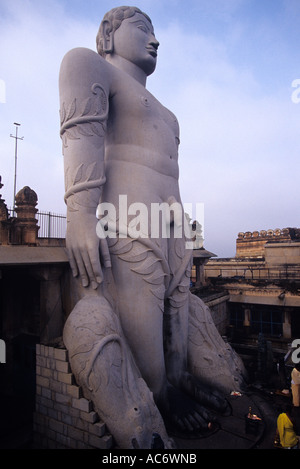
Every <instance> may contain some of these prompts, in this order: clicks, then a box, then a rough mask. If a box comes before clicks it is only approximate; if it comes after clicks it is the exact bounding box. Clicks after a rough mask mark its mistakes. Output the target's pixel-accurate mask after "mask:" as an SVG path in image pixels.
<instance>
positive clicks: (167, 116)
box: [111, 84, 179, 135]
mask: <svg viewBox="0 0 300 469" xmlns="http://www.w3.org/2000/svg"><path fill="white" fill-rule="evenodd" d="M111 107H112V109H111V110H112V112H113V114H114V117H115V118H116V117H117V118H122V119H126V121H127V122H130V121H135V124H138V123H147V122H149V123H150V124H151V125H152V124H153V125H155V124H156V123H157V124H158V123H159V124H160V125H163V126H167V127H169V128H172V130H173V131H174V133H175V134H176V135H178V133H179V128H178V122H177V119H176V117H175V115H174V114H173V113H172V112H170V111H169V110H168V109H167V108H165V107H164V106H163V105H162V104H161V103H160V102H159V101H158V100H157V99H156V98H155V97H154V96H153V95H152V94H151V93H150V92H149V91H148V90H146V89H145V88H144V87H143V86H141V85H139V84H138V86H135V87H133V86H130V85H129V86H124V87H123V88H122V89H120V90H119V91H118V93H116V94H115V95H114V96H113V98H112V99H111Z"/></svg>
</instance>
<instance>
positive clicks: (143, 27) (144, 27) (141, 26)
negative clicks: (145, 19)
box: [138, 24, 147, 33]
mask: <svg viewBox="0 0 300 469" xmlns="http://www.w3.org/2000/svg"><path fill="white" fill-rule="evenodd" d="M138 28H139V29H141V30H142V31H143V32H144V33H146V32H147V28H146V26H143V25H142V24H140V25H139V26H138Z"/></svg>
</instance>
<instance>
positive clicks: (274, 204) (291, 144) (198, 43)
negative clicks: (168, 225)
mask: <svg viewBox="0 0 300 469" xmlns="http://www.w3.org/2000/svg"><path fill="white" fill-rule="evenodd" d="M112 3H113V2H108V4H107V5H106V7H107V8H106V7H105V10H104V9H103V5H101V6H98V10H97V11H94V10H90V11H91V13H90V15H88V14H85V15H83V14H82V15H81V16H80V15H79V14H78V15H77V16H75V10H74V13H72V14H71V13H70V14H69V12H68V11H67V8H68V7H69V5H70V2H64V1H61V2H59V3H58V2H56V1H47V2H39V1H29V0H24V1H22V2H18V1H16V0H14V2H11V1H6V0H3V1H2V6H1V7H0V8H2V9H3V11H4V13H3V14H2V12H1V15H0V17H1V18H2V19H0V27H1V39H2V40H1V43H0V57H1V76H0V80H3V81H4V82H5V91H6V102H5V103H1V102H0V155H1V175H2V182H3V183H4V184H5V186H4V187H3V189H2V190H1V192H2V194H3V197H4V198H5V199H6V201H7V203H8V204H9V205H11V203H12V193H13V173H14V140H13V139H12V138H10V133H14V125H13V123H14V122H15V121H17V122H20V123H21V124H22V125H21V127H20V130H19V132H20V135H22V136H23V135H24V140H23V141H22V142H20V144H19V157H18V178H17V180H18V188H19V189H21V188H22V187H23V186H24V185H30V186H31V187H32V189H34V190H35V191H36V192H37V194H38V197H39V208H40V209H42V210H51V211H54V212H60V213H63V212H64V211H65V206H64V203H63V193H64V187H63V158H62V152H61V142H60V138H59V116H58V110H59V101H58V73H59V67H60V63H61V60H62V57H63V55H64V54H65V53H66V52H67V51H68V50H69V49H71V48H73V47H76V46H84V47H89V48H92V49H95V35H96V32H97V29H98V26H99V18H101V15H102V14H104V13H105V11H106V10H108V9H109V8H110V7H112V6H114V5H113V4H112ZM170 3H171V7H172V8H169V9H167V6H168V7H169V6H170V5H169V4H170ZM98 4H99V2H98V3H97V5H98ZM137 5H138V6H139V7H141V8H142V10H144V11H146V12H147V13H148V12H149V14H150V16H151V17H152V19H153V22H154V27H155V31H156V34H157V37H158V39H159V41H160V42H161V46H160V49H159V60H158V66H157V71H156V72H155V74H154V75H153V76H151V77H149V80H148V89H149V90H150V91H151V92H152V93H153V94H154V95H155V96H156V97H157V98H158V99H159V100H160V101H161V102H162V104H164V105H165V106H166V107H168V108H169V109H170V110H172V111H173V112H174V113H175V114H176V115H177V117H178V119H179V123H180V127H181V145H180V188H181V194H182V199H183V202H186V203H193V204H196V203H197V202H204V204H205V247H207V249H209V250H211V251H213V252H216V253H217V254H218V255H219V256H223V255H224V256H229V255H234V252H235V239H236V236H237V233H238V232H239V231H247V230H254V229H258V230H261V229H268V228H277V227H279V228H283V227H285V226H288V225H293V226H295V225H297V224H298V220H299V218H298V217H299V215H298V201H299V189H298V187H299V184H298V177H299V176H298V175H299V126H300V104H299V105H296V104H294V103H293V102H292V101H291V94H292V92H293V91H294V89H293V88H292V87H291V82H292V80H293V79H296V78H300V73H299V76H297V75H295V73H296V72H295V70H296V66H295V62H293V63H292V61H291V64H290V65H289V62H288V58H293V57H294V56H295V54H296V50H297V46H295V45H294V44H293V47H290V52H289V57H287V56H285V58H284V63H285V67H286V70H285V73H284V74H283V72H282V71H281V72H280V63H281V60H282V57H281V56H278V57H276V50H274V51H273V56H272V57H271V58H270V56H269V55H270V44H272V41H271V39H272V38H273V37H275V36H276V34H275V30H276V24H274V26H273V25H272V24H271V23H268V30H267V32H266V31H265V30H264V29H263V28H262V26H261V25H262V24H263V23H262V22H259V23H260V24H257V25H256V23H255V22H254V23H253V28H254V30H253V31H252V32H251V31H250V23H249V22H248V21H247V17H246V18H245V19H244V20H242V19H241V17H239V16H237V12H238V11H239V9H241V8H242V6H243V5H244V2H242V1H239V0H234V1H231V2H228V1H227V0H223V1H220V2H218V6H219V8H218V9H217V11H216V8H215V2H213V3H212V2H198V1H197V2H189V5H188V6H189V14H188V15H187V14H186V13H185V12H184V9H185V8H186V4H185V3H184V4H182V2H178V1H175V0H174V1H172V2H168V5H167V6H166V4H165V3H163V2H156V3H152V2H150V0H145V1H139V2H138V4H137ZM180 5H181V9H182V10H181V11H182V18H181V17H180V16H178V15H179V13H178V10H176V7H178V6H180ZM182 5H184V8H183V6H182ZM296 6H297V3H293V8H294V10H293V11H294V12H295V9H296ZM87 8H88V7H87ZM156 9H157V10H156ZM100 10H102V11H100ZM148 10H149V11H148ZM297 11H298V10H297ZM152 13H153V15H152ZM162 13H164V15H165V16H164V17H162V19H160V16H161V15H162ZM192 13H193V15H194V16H193V15H192ZM235 15H236V17H235ZM291 17H292V13H291V12H290V13H289V16H288V18H291ZM176 18H177V19H176ZM207 20H209V23H208V24H209V26H205V25H204V23H205V21H207ZM214 21H216V24H217V25H218V26H220V25H222V27H223V30H222V29H221V31H219V30H218V28H217V27H215V29H214V28H213V26H212V25H213V22H214ZM286 21H288V20H287V19H286ZM200 26H201V27H200ZM202 26H203V27H202ZM225 26H226V27H225ZM251 26H252V24H251ZM255 27H257V30H259V32H260V36H258V37H260V38H263V37H266V34H267V35H268V37H269V40H268V44H267V46H268V47H267V52H268V54H269V55H268V57H266V61H267V64H268V66H265V69H264V73H259V72H260V71H259V70H258V68H259V67H258V62H256V61H255V54H256V50H255V49H253V48H252V46H251V45H252V42H251V41H252V39H253V38H255V34H256V31H255ZM209 28H211V29H210V30H209V32H208V29H209ZM250 32H251V34H250ZM247 34H248V35H249V34H250V35H249V39H247ZM277 42H279V39H278V40H277ZM260 44H261V45H260V47H261V50H260V51H257V54H258V52H259V57H260V62H259V63H260V64H261V63H262V62H263V58H264V41H261V42H260ZM288 44H289V43H288V41H287V42H286V43H285V45H284V47H283V49H282V50H287V45H288ZM267 59H268V60H267ZM270 64H272V67H274V68H270V67H271V65H270ZM268 67H269V68H268ZM289 67H290V68H289ZM277 70H278V74H277V75H276V72H277ZM278 76H279V77H280V78H278ZM289 76H290V81H289ZM280 80H281V81H280Z"/></svg>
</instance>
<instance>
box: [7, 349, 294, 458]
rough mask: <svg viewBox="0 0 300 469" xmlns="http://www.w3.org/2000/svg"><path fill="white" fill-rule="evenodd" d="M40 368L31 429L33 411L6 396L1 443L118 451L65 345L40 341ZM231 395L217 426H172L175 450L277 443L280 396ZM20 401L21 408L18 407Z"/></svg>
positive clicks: (257, 446) (265, 446) (259, 446)
mask: <svg viewBox="0 0 300 469" xmlns="http://www.w3.org/2000/svg"><path fill="white" fill-rule="evenodd" d="M36 371H37V375H36V398H35V408H33V409H32V411H31V413H32V416H33V428H32V427H30V424H27V423H26V422H27V420H26V419H25V416H26V415H27V414H28V415H29V412H30V409H27V406H26V403H25V405H24V404H23V405H22V404H21V402H20V401H19V400H15V399H10V401H9V403H8V405H6V404H5V400H2V402H1V404H2V406H0V407H1V409H0V410H2V411H1V419H0V436H1V441H0V448H1V449H9V448H10V449H13V448H16V449H18V448H21V449H22V448H26V449H74V450H77V449H96V450H97V449H98V450H100V451H105V450H106V451H107V450H108V451H114V449H115V445H114V442H113V438H112V437H111V435H110V434H109V432H108V431H107V429H106V426H105V424H104V422H101V420H100V419H99V417H98V415H97V414H96V413H95V412H94V410H93V406H92V403H91V402H90V401H88V400H86V399H85V398H84V397H83V396H82V393H81V389H80V388H79V387H78V386H77V385H76V383H75V380H74V377H73V375H72V373H71V371H70V367H69V363H68V358H67V352H66V350H65V349H60V348H55V347H47V346H42V345H38V346H37V367H36ZM227 399H228V402H229V404H230V407H231V412H230V415H227V416H219V415H218V416H217V419H218V422H217V425H216V426H215V428H214V430H213V431H212V432H211V433H210V434H209V435H206V436H191V435H179V434H176V433H175V432H174V433H173V432H172V429H168V431H169V433H170V436H172V437H173V439H174V440H175V442H176V444H177V450H179V451H180V450H184V451H189V450H191V451H195V450H215V449H221V450H222V449H226V450H227V449H233V450H249V449H273V448H274V446H273V440H274V435H275V431H276V420H277V417H278V414H279V407H280V406H279V402H278V398H277V397H276V396H273V398H271V399H268V398H267V397H266V396H264V395H263V394H260V393H257V392H247V393H246V394H243V395H241V396H228V397H227ZM285 399H286V398H285ZM18 402H19V403H20V405H21V406H20V409H18V407H17V406H16V404H17V403H18ZM249 407H251V409H252V412H253V413H254V414H256V415H257V416H258V417H260V418H261V421H259V423H258V424H257V428H255V429H253V428H252V429H251V428H250V429H249V428H248V429H247V428H246V420H245V416H246V414H247V413H248V410H249ZM13 411H15V413H13ZM27 411H28V412H27ZM23 420H24V422H23ZM25 420H26V421H25ZM33 430H34V431H33ZM33 437H34V438H33ZM277 452H278V450H277Z"/></svg>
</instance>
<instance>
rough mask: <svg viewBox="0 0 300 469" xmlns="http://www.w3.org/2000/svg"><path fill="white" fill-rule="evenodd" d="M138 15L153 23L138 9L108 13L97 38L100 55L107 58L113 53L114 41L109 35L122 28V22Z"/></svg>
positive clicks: (125, 8) (124, 8) (125, 7)
mask: <svg viewBox="0 0 300 469" xmlns="http://www.w3.org/2000/svg"><path fill="white" fill-rule="evenodd" d="M136 13H140V14H142V15H143V16H145V18H146V19H147V20H148V21H149V22H150V23H151V19H150V18H149V16H148V15H146V13H143V12H142V11H141V10H140V9H139V8H137V7H128V6H123V7H116V8H113V9H112V10H110V11H108V12H107V13H106V14H105V15H104V17H103V20H102V22H101V24H100V27H99V31H98V34H97V37H96V45H97V51H98V54H100V55H102V57H105V56H106V54H110V53H112V51H113V41H110V40H109V39H108V36H109V34H112V35H113V34H114V32H115V31H116V30H117V29H118V28H119V27H120V26H121V24H122V21H123V20H125V19H127V18H131V17H133V16H134V15H135V14H136Z"/></svg>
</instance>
